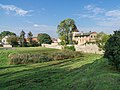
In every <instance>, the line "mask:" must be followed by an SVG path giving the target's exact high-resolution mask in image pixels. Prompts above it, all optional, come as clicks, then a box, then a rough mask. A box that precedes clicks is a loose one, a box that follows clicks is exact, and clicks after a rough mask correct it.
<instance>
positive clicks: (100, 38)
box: [95, 32, 110, 50]
mask: <svg viewBox="0 0 120 90" xmlns="http://www.w3.org/2000/svg"><path fill="white" fill-rule="evenodd" d="M109 38H110V36H109V35H107V34H105V33H104V32H100V33H98V34H97V36H96V38H95V39H96V44H97V46H98V47H99V48H100V50H104V49H105V48H104V47H105V43H106V42H107V40H108V39H109Z"/></svg>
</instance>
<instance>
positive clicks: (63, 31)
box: [57, 18, 78, 45]
mask: <svg viewBox="0 0 120 90" xmlns="http://www.w3.org/2000/svg"><path fill="white" fill-rule="evenodd" d="M74 31H76V32H78V30H77V27H76V25H75V21H74V20H73V19H70V18H68V19H65V20H63V21H61V22H60V24H59V25H58V27H57V33H58V36H59V38H60V40H61V44H63V45H66V44H70V43H72V32H74Z"/></svg>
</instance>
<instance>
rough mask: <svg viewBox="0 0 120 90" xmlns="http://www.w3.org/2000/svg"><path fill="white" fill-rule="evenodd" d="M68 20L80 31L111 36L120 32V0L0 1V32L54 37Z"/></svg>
mask: <svg viewBox="0 0 120 90" xmlns="http://www.w3.org/2000/svg"><path fill="white" fill-rule="evenodd" d="M67 18H71V19H74V21H75V24H76V25H77V28H78V30H79V31H80V32H81V31H83V32H89V31H96V32H101V31H103V32H105V33H108V34H111V33H113V31H115V30H118V29H120V0H0V32H2V31H11V32H15V33H16V34H17V35H19V34H20V32H21V31H22V30H24V31H25V32H26V34H27V33H28V32H29V31H31V32H32V33H33V34H34V36H36V35H37V34H38V33H47V34H49V35H50V36H51V37H57V36H58V35H57V33H56V31H57V26H58V25H59V23H60V22H61V21H62V20H64V19H67Z"/></svg>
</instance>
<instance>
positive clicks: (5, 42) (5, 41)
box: [2, 36, 9, 45]
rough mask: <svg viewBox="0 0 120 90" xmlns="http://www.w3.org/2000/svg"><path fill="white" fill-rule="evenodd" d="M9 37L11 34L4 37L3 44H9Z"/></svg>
mask: <svg viewBox="0 0 120 90" xmlns="http://www.w3.org/2000/svg"><path fill="white" fill-rule="evenodd" d="M8 38H9V36H5V37H4V38H3V39H2V44H3V45H6V44H8V42H7V39H8Z"/></svg>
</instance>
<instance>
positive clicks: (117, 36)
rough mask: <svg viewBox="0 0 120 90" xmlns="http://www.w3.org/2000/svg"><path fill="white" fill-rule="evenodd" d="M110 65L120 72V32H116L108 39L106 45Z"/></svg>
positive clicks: (106, 55) (106, 54)
mask: <svg viewBox="0 0 120 90" xmlns="http://www.w3.org/2000/svg"><path fill="white" fill-rule="evenodd" d="M104 56H105V57H106V58H108V60H109V63H110V64H111V65H113V66H115V67H116V69H117V70H120V31H114V34H113V35H111V37H110V38H109V39H108V41H107V43H106V44H105V54H104Z"/></svg>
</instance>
